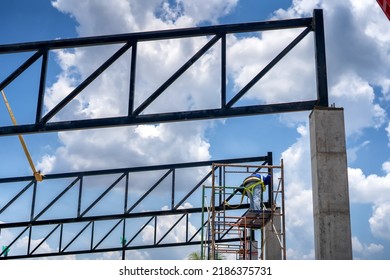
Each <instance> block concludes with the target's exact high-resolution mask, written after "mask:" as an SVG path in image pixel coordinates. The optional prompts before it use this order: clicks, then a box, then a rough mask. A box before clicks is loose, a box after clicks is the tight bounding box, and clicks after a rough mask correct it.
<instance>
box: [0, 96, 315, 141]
mask: <svg viewBox="0 0 390 280" xmlns="http://www.w3.org/2000/svg"><path fill="white" fill-rule="evenodd" d="M316 105H317V100H310V101H300V102H290V103H276V104H267V105H253V106H241V107H232V108H222V109H206V110H196V111H184V112H174V113H159V114H145V115H137V116H136V117H133V116H129V117H111V118H100V119H88V120H74V121H60V122H49V123H46V124H40V123H37V124H25V125H18V126H4V127H0V136H10V135H18V134H31V133H44V132H58V131H67V130H80V129H94V128H104V127H115V126H129V125H141V124H158V123H169V122H178V121H195V120H207V119H218V118H230V117H241V116H251V115H258V114H276V113H288V112H298V111H309V110H312V109H313V108H314V107H315V106H316Z"/></svg>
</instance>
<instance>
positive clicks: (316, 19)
mask: <svg viewBox="0 0 390 280" xmlns="http://www.w3.org/2000/svg"><path fill="white" fill-rule="evenodd" d="M312 25H313V29H314V44H315V64H316V81H317V99H318V103H317V105H318V106H322V107H328V106H329V100H328V81H327V73H326V53H325V32H324V16H323V13H322V10H319V9H316V10H314V12H313V24H312Z"/></svg>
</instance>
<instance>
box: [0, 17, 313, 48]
mask: <svg viewBox="0 0 390 280" xmlns="http://www.w3.org/2000/svg"><path fill="white" fill-rule="evenodd" d="M311 24H312V18H298V19H287V20H272V21H262V22H250V23H238V24H225V25H214V26H202V27H192V28H182V29H170V30H161V31H146V32H136V33H126V34H115V35H104V36H93V37H83V38H72V39H58V40H50V41H37V42H28V43H16V44H6V45H0V54H5V53H15V52H29V51H36V50H41V49H64V48H78V47H88V46H98V45H109V44H120V43H126V42H129V41H138V42H142V41H156V40H167V39H180V38H183V37H198V36H208V35H215V34H230V33H243V32H257V31H269V30H279V29H289V28H303V27H308V26H311Z"/></svg>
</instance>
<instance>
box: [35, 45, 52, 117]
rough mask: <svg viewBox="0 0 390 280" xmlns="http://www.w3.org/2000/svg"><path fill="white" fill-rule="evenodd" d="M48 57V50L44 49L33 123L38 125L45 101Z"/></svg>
mask: <svg viewBox="0 0 390 280" xmlns="http://www.w3.org/2000/svg"><path fill="white" fill-rule="evenodd" d="M48 57H49V50H48V49H46V50H45V51H44V52H43V55H42V65H41V76H40V80H39V89H38V103H37V111H36V117H35V122H36V123H39V122H40V120H41V117H42V111H43V104H44V103H43V102H44V99H45V88H46V74H47V59H48Z"/></svg>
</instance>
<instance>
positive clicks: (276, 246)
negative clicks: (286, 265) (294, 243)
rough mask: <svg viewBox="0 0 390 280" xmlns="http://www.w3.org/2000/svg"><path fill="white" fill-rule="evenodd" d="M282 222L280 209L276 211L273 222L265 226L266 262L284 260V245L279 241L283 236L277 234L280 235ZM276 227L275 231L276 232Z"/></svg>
mask: <svg viewBox="0 0 390 280" xmlns="http://www.w3.org/2000/svg"><path fill="white" fill-rule="evenodd" d="M281 221H282V217H281V216H280V208H278V209H276V210H275V214H274V216H273V220H272V221H270V222H269V223H268V224H267V225H266V226H265V259H266V260H282V259H283V258H282V245H281V244H280V242H279V239H282V237H281V236H279V239H278V236H277V234H276V232H275V230H276V231H277V233H280V231H281V224H282V223H281ZM274 227H275V230H274Z"/></svg>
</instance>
